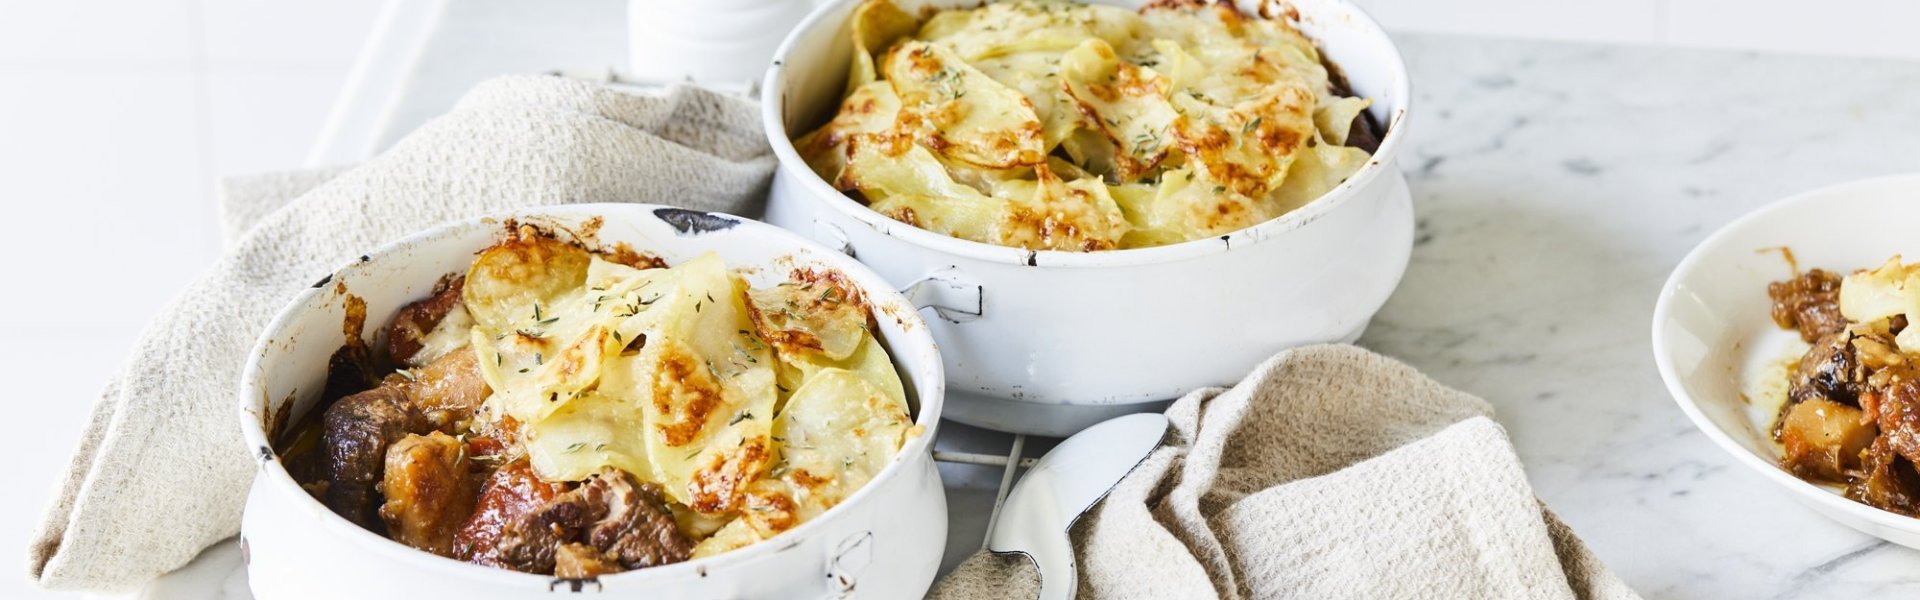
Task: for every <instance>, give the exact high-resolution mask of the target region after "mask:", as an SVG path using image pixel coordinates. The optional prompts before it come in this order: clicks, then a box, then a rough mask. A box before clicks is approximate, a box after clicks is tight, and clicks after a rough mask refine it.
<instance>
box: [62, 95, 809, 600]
mask: <svg viewBox="0 0 1920 600" xmlns="http://www.w3.org/2000/svg"><path fill="white" fill-rule="evenodd" d="M773 165H774V160H773V157H772V153H771V152H770V151H769V150H768V148H767V145H766V140H765V137H764V134H763V133H762V129H761V128H760V126H759V113H758V109H757V108H756V107H755V106H754V105H753V104H752V103H751V102H749V101H746V100H743V99H739V98H735V97H731V96H726V95H722V94H719V93H715V92H709V91H704V90H699V89H694V88H677V89H674V90H671V91H669V92H667V93H664V94H658V95H645V96H643V95H634V94H628V93H623V92H619V91H615V90H612V89H609V88H606V87H603V86H599V85H595V84H589V83H585V82H580V81H573V80H567V79H561V78H554V77H536V76H525V77H508V78H502V79H496V80H493V81H489V82H487V83H484V84H482V85H480V86H479V87H477V88H475V89H474V90H473V91H471V92H469V93H468V94H467V96H466V97H465V98H463V99H461V101H460V103H459V104H458V105H457V106H456V107H455V108H454V109H453V111H452V112H450V113H448V114H446V115H445V116H442V117H440V118H438V119H435V120H434V121H432V122H430V123H428V124H427V125H425V126H422V127H421V128H420V129H419V130H417V131H415V132H414V133H412V134H411V135H409V136H407V137H406V139H403V140H401V141H400V142H399V143H397V144H395V145H394V147H393V148H392V149H390V150H388V151H387V152H385V153H383V154H381V155H380V156H378V157H375V158H373V159H371V160H369V161H367V162H366V163H365V164H362V165H359V166H357V167H354V168H352V169H348V170H345V171H342V172H339V173H338V174H337V176H334V177H332V178H331V179H329V180H328V181H326V183H324V184H321V185H320V186H319V187H317V188H314V189H313V190H312V191H311V192H308V193H306V194H304V195H302V196H300V197H299V198H297V199H294V200H292V201H291V202H287V203H285V204H286V205H285V206H284V207H281V208H279V209H278V210H271V209H270V208H267V207H263V206H260V205H250V204H245V203H240V204H237V205H233V206H229V207H227V214H226V215H225V225H226V230H227V231H228V232H229V233H235V232H239V231H245V234H244V235H242V236H240V237H239V238H238V239H237V240H234V241H231V242H230V243H229V245H228V252H227V254H226V255H225V256H224V257H222V258H221V259H220V260H219V262H217V263H215V264H214V266H213V267H212V268H211V269H209V270H208V271H207V272H206V273H205V274H203V275H201V277H200V279H199V280H197V281H195V282H194V283H193V284H192V285H191V286H190V287H189V288H188V289H187V291H186V292H185V294H184V295H182V296H181V298H180V299H179V300H177V301H175V303H174V304H173V305H172V306H170V307H168V308H167V309H166V310H165V311H163V312H162V313H161V316H160V317H159V318H158V319H156V320H155V322H154V323H153V324H152V325H150V326H149V327H148V328H147V330H146V332H145V333H144V334H142V336H141V339H140V341H139V343H138V345H137V346H136V347H135V349H134V353H133V356H132V358H131V359H130V360H128V361H127V364H126V366H124V367H123V368H122V369H121V371H120V372H119V373H117V374H116V375H115V376H114V377H113V379H112V380H111V381H110V382H109V383H108V384H107V387H106V391H105V392H104V394H103V396H102V397H101V398H100V400H99V402H98V404H97V405H96V407H95V408H94V413H93V417H92V422H91V424H90V425H89V426H88V428H87V431H86V433H85V434H84V435H83V437H82V441H81V443H80V448H79V450H78V451H77V453H76V454H75V456H74V459H73V464H72V466H71V468H70V470H69V471H68V473H67V475H66V479H65V481H64V482H63V483H62V484H61V485H60V487H59V489H58V490H57V492H56V496H55V498H54V500H53V503H52V506H51V507H50V508H49V510H48V513H47V515H46V518H45V522H44V524H43V525H42V526H41V529H40V531H39V532H38V534H37V535H36V537H35V539H34V540H33V541H32V546H31V548H29V550H28V573H29V576H30V577H32V578H33V579H35V580H36V581H38V582H39V583H40V584H41V585H42V586H45V587H48V588H56V589H93V590H116V589H126V588H130V587H134V586H137V585H140V584H142V583H144V582H146V581H148V580H151V579H153V578H154V577H156V576H158V575H160V574H163V573H166V572H167V571H170V570H172V569H174V568H177V567H179V566H181V565H184V564H186V563H187V562H188V561H190V560H192V559H193V558H194V556H195V555H197V554H198V553H199V552H200V551H201V549H203V548H205V547H206V546H207V545H209V544H212V543H214V542H216V541H219V540H222V539H225V538H227V537H230V536H232V535H234V533H235V532H237V531H238V530H239V525H240V513H241V508H242V506H243V504H244V502H245V499H246V494H247V487H248V485H249V484H250V482H251V481H252V477H253V470H254V463H253V462H252V461H250V460H249V459H248V456H247V453H246V451H245V449H244V448H243V444H242V442H241V439H240V432H239V425H238V417H237V416H236V415H237V413H236V409H235V408H234V406H235V403H236V402H237V401H236V399H235V397H234V393H235V389H236V388H237V387H238V385H239V383H238V382H239V374H240V367H241V363H242V361H243V360H244V357H245V354H246V352H247V351H248V350H249V349H250V348H251V347H252V345H253V342H254V340H255V337H256V336H258V335H259V333H260V331H261V330H262V329H264V328H265V327H266V324H267V322H268V321H269V320H270V319H271V317H272V316H273V315H274V313H275V312H277V311H278V310H279V309H280V308H281V307H282V305H283V304H284V303H285V302H287V301H288V300H289V299H290V298H292V297H293V294H294V293H295V292H296V291H298V290H300V289H302V288H304V287H306V286H308V285H311V284H312V283H313V281H314V280H316V279H318V278H319V277H320V276H322V275H324V274H327V273H329V272H332V271H333V269H335V268H337V267H339V266H340V265H343V264H346V262H347V261H348V260H350V259H352V258H353V257H357V256H359V255H361V254H363V253H365V252H366V251H367V250H369V249H371V248H374V247H376V246H379V245H380V244H382V243H385V242H387V241H390V240H394V239H397V238H399V237H401V236H404V235H406V234H409V233H413V232H415V231H419V230H421V229H425V228H428V227H431V226H433V225H435V224H438V223H443V222H446V221H451V220H456V219H462V218H466V217H471V216H474V215H478V214H483V213H488V212H495V211H500V210H506V209H512V208H521V207H528V206H536V205H550V204H563V203H573V202H655V203H666V204H676V205H680V206H684V207H687V208H695V209H702V210H717V211H725V212H733V213H743V212H744V213H754V212H756V211H758V210H759V207H758V206H757V203H758V202H761V201H762V198H764V192H765V188H766V185H767V181H768V177H769V175H770V174H771V173H772V172H773ZM314 178H315V176H314V175H313V174H303V175H295V176H291V178H290V179H288V178H282V179H281V180H275V179H273V178H267V179H262V180H250V181H247V182H241V185H243V186H245V185H252V186H255V188H254V192H251V193H259V194H264V195H265V196H266V197H273V196H274V195H275V194H273V193H272V191H271V190H274V189H283V190H284V189H300V188H302V187H304V186H309V185H312V184H313V182H314V181H315V179H314ZM261 190H266V191H261ZM229 191H234V190H231V189H230V190H229ZM249 223H251V224H252V225H251V227H248V226H247V224H249Z"/></svg>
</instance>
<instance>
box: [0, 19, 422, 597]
mask: <svg viewBox="0 0 1920 600" xmlns="http://www.w3.org/2000/svg"><path fill="white" fill-rule="evenodd" d="M384 1H385V0H326V1H324V2H320V1H313V2H297V3H296V2H283V1H275V2H267V1H254V0H0V206H4V207H5V209H6V222H7V230H6V232H5V233H4V234H0V256H6V257H8V260H7V261H6V266H5V267H4V268H3V269H0V273H4V274H5V280H6V281H7V282H8V283H0V380H4V381H7V382H8V385H7V387H8V391H7V397H8V400H7V402H6V407H7V419H8V420H9V422H13V423H16V424H20V425H23V426H16V427H13V428H11V429H10V432H9V434H8V435H6V436H0V455H4V456H8V457H13V458H14V459H16V460H13V461H11V463H10V467H11V473H10V474H9V475H10V477H9V480H10V481H11V482H12V483H13V485H10V486H7V488H6V490H5V491H0V565H5V566H8V567H10V568H11V569H16V570H15V571H13V573H14V575H12V576H3V577H0V598H29V597H39V596H40V594H39V593H38V592H36V591H34V590H33V589H32V588H31V586H30V584H28V583H27V582H26V580H25V578H24V577H23V576H21V575H20V574H19V573H21V571H19V570H17V569H22V568H23V567H24V565H25V563H26V560H25V557H24V555H23V551H24V549H25V547H26V543H27V537H28V535H29V533H30V532H31V531H32V528H33V526H34V525H35V524H36V523H37V522H38V520H39V517H40V514H39V511H40V510H41V507H42V504H43V502H44V501H45V499H46V498H47V497H48V495H49V494H50V493H51V489H52V487H53V485H54V484H55V483H57V479H58V474H59V472H60V471H61V470H62V469H63V467H64V465H65V463H66V456H67V455H68V453H69V452H71V451H72V449H73V447H74V444H75V442H76V441H77V439H78V436H79V434H80V430H81V427H82V426H83V425H84V421H85V419H86V415H87V411H88V408H89V406H90V405H91V404H92V401H93V399H94V397H95V395H96V393H97V392H96V390H98V389H99V387H100V384H101V382H102V380H104V379H105V377H106V375H107V373H108V371H109V370H110V369H111V368H112V367H114V366H116V365H117V364H118V362H119V361H120V360H121V358H120V357H122V356H124V355H125V354H126V352H127V351H128V349H129V348H130V347H131V345H132V343H133V340H134V339H135V338H136V337H137V336H138V334H139V332H140V329H141V327H143V326H144V325H145V323H146V322H147V320H148V319H149V318H150V317H151V316H152V315H153V314H154V313H155V312H156V311H158V310H159V309H160V307H162V306H163V305H165V303H167V302H168V301H169V300H171V299H172V298H173V297H174V296H175V295H176V294H178V293H179V292H180V290H181V289H182V288H184V287H185V286H186V283H187V282H188V281H190V280H191V279H192V278H193V277H194V276H195V275H196V274H198V273H199V272H200V271H201V270H202V269H204V268H205V267H206V265H207V264H208V263H210V262H211V261H212V260H213V259H214V257H215V256H216V255H217V254H218V252H219V241H218V240H217V239H216V235H217V232H218V226H217V224H216V222H215V220H214V215H215V213H214V200H213V189H214V188H213V182H214V181H215V179H216V178H217V177H219V176H221V175H229V174H240V173H248V172H256V171H263V170H270V169H283V168H288V167H294V166H299V165H300V164H301V163H302V162H304V161H305V159H306V157H307V153H308V150H309V149H310V147H311V146H312V145H313V143H314V140H315V139H316V138H317V136H318V134H319V131H320V127H321V124H322V123H323V121H324V119H325V118H326V116H327V111H328V109H329V107H330V106H331V105H332V103H333V100H334V97H335V95H336V94H337V93H338V91H339V90H340V88H341V85H342V84H343V83H344V81H345V78H346V75H347V72H348V69H349V68H350V67H351V66H352V65H353V61H354V59H355V56H356V53H357V52H358V49H359V47H360V46H361V44H362V43H363V42H364V41H365V40H366V39H367V36H368V35H369V32H370V31H371V30H372V25H373V23H374V20H375V18H376V16H377V15H378V13H379V11H380V9H381V7H382V6H383V3H384ZM47 596H48V597H64V595H52V594H48V595H47Z"/></svg>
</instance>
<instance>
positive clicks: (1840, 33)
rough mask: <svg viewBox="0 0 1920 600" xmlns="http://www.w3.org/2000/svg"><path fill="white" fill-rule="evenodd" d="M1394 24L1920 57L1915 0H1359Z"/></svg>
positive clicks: (1442, 30) (1442, 29)
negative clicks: (1816, 0)
mask: <svg viewBox="0 0 1920 600" xmlns="http://www.w3.org/2000/svg"><path fill="white" fill-rule="evenodd" d="M1356 1H1357V2H1358V3H1359V4H1360V5H1361V6H1363V7H1365V8H1366V9H1367V11H1368V12H1369V13H1372V14H1373V16H1374V18H1376V19H1379V20H1380V22H1381V23H1382V24H1383V25H1385V26H1386V27H1387V28H1388V29H1393V30H1398V31H1420V32H1435V33H1460V34H1471V35H1493V36H1503V37H1524V38H1544V39H1561V40H1578V41H1595V42H1622V43H1635V44H1671V45H1675V46H1686V47H1706V48H1735V49H1744V50H1761V51H1770V52H1799V53H1813V54H1835V55H1846V56H1866V57H1890V58H1909V59H1920V35H1915V33H1914V32H1915V28H1916V27H1920V2H1914V1H1912V0H1826V1H1823V2H1807V1H1804V0H1607V1H1597V0H1356Z"/></svg>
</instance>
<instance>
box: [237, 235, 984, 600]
mask: <svg viewBox="0 0 1920 600" xmlns="http://www.w3.org/2000/svg"><path fill="white" fill-rule="evenodd" d="M667 216H672V217H674V218H672V219H669V218H663V217H667ZM593 217H603V218H605V219H606V221H607V222H608V223H613V222H618V221H631V220H654V221H659V222H662V223H666V224H667V225H668V226H669V227H674V228H675V229H679V230H681V231H687V230H689V229H694V230H701V229H706V228H709V227H711V223H710V222H708V221H707V219H711V218H719V219H727V220H731V221H733V223H731V224H729V225H726V226H725V227H724V228H732V227H744V228H746V229H747V231H750V232H751V234H752V235H753V236H755V237H762V238H773V239H777V240H780V241H781V243H783V244H786V245H789V246H792V247H793V250H795V251H796V252H794V254H804V255H806V256H809V257H811V258H818V259H819V260H820V261H821V262H823V263H826V264H827V265H828V266H830V267H831V268H833V269H836V270H838V271H840V272H841V274H843V275H845V276H846V277H848V278H849V279H851V280H852V281H853V282H854V283H855V285H856V286H858V287H859V288H860V291H861V292H862V293H863V294H865V295H866V298H867V300H868V304H869V305H870V306H871V307H872V309H873V312H874V313H875V318H879V317H880V316H881V315H883V314H884V315H885V316H886V317H887V318H890V319H892V320H894V322H896V323H897V324H898V329H899V334H897V335H889V336H888V338H887V339H886V340H885V342H886V343H887V345H889V346H895V347H898V348H905V347H907V346H921V347H924V349H926V350H929V351H930V352H928V356H929V360H926V361H924V363H925V364H920V365H915V366H913V367H911V368H905V367H902V366H901V364H900V363H901V359H900V358H899V357H898V355H900V354H904V352H902V351H893V352H891V353H890V354H892V355H894V356H893V357H892V358H893V360H894V363H895V368H896V369H898V370H903V371H909V372H910V373H911V375H912V377H913V382H912V387H913V390H914V392H915V397H914V400H915V402H916V404H917V406H916V410H915V412H916V413H917V414H916V415H915V416H914V423H915V424H916V425H919V426H921V427H923V428H924V429H923V431H922V432H921V434H920V435H918V436H915V437H914V438H912V439H909V440H907V441H906V443H905V444H902V445H901V447H900V451H899V452H897V453H895V454H894V459H893V461H892V462H890V463H888V464H887V466H886V467H885V468H883V469H881V470H880V472H879V473H877V474H875V475H874V477H873V479H871V480H869V481H868V482H867V483H866V484H865V485H862V486H861V487H860V489H859V490H857V491H855V492H854V493H853V495H851V496H848V497H847V499H846V500H843V501H841V502H840V503H839V504H837V505H835V506H834V507H833V508H830V509H828V510H827V511H826V512H824V513H821V514H820V515H819V516H817V517H814V518H813V519H809V520H808V521H807V522H805V523H801V524H800V525H799V526H797V527H794V528H793V529H789V530H787V531H783V532H781V533H780V534H779V535H776V536H774V537H773V538H771V539H768V540H766V541H762V542H760V543H756V544H753V545H750V546H747V547H744V548H740V549H737V550H733V551H730V552H725V553H721V554H719V555H715V556H710V557H707V558H701V559H694V560H687V561H684V562H679V563H674V564H671V565H662V566H658V567H648V568H644V569H636V570H632V571H625V572H621V573H615V574H611V575H604V576H601V577H598V578H595V579H596V580H597V581H599V582H601V584H602V585H603V586H605V585H615V584H617V585H619V586H622V587H620V588H618V589H620V590H628V591H631V590H637V589H639V588H638V587H635V586H636V585H638V584H643V583H645V582H647V581H648V580H650V579H667V578H673V577H682V576H684V575H685V574H687V573H689V572H693V573H697V574H699V576H702V577H704V576H705V574H706V572H707V571H708V570H709V569H724V568H728V567H731V566H734V565H739V564H742V563H750V562H757V561H760V560H763V559H767V558H768V557H771V556H774V555H776V554H778V553H780V552H781V551H782V550H784V548H783V546H787V545H788V544H782V543H779V542H783V541H793V540H798V539H801V538H804V537H807V536H811V535H813V533H814V532H816V531H819V530H821V529H823V528H825V527H826V524H827V523H829V522H831V521H833V520H834V519H836V518H838V517H840V516H841V515H845V514H848V513H850V512H852V511H855V510H860V505H861V504H863V503H865V502H866V500H867V499H868V498H869V497H871V496H872V494H873V493H874V490H875V489H876V488H879V487H880V486H879V485H877V484H879V483H881V482H884V481H888V480H891V479H893V478H896V477H899V476H901V475H900V473H901V472H903V471H904V470H905V469H907V468H910V466H909V464H910V463H917V462H919V461H921V460H932V447H933V440H934V438H936V437H937V436H938V433H939V425H940V414H941V409H942V407H943V406H944V404H945V395H946V378H945V373H944V366H943V364H942V362H941V360H940V358H939V350H938V347H937V346H936V345H935V344H934V341H933V337H932V335H931V334H930V333H929V332H928V330H927V325H926V323H925V322H924V321H922V320H921V318H920V316H919V313H918V312H917V310H916V309H915V308H914V307H913V305H912V304H911V303H909V302H908V301H907V299H906V297H904V296H902V295H900V293H899V292H897V291H894V289H893V288H892V287H891V286H889V285H888V284H887V283H886V281H885V280H883V279H881V278H880V276H879V275H878V274H876V273H874V272H873V271H872V270H871V269H868V268H867V267H866V266H865V265H862V264H860V263H859V262H857V261H855V260H853V259H852V258H851V257H848V256H846V255H844V254H841V253H838V252H834V251H832V250H828V249H827V248H825V247H822V246H820V245H819V244H815V243H813V242H812V241H809V240H806V239H803V238H801V237H800V236H798V235H794V234H793V233H790V232H788V231H786V230H783V229H780V228H778V227H774V226H772V225H768V224H765V223H761V222H759V221H755V220H752V219H747V218H744V217H739V216H735V215H730V214H726V213H718V212H704V211H692V210H686V209H681V208H677V207H670V206H661V205H655V204H572V205H561V206H551V207H543V208H532V209H525V210H515V211H505V212H500V213H493V214H489V215H485V216H481V217H475V218H471V219H466V220H462V221H455V222H451V223H446V224H442V225H438V226H435V227H433V228H431V229H427V230H425V231H422V232H419V233H415V234H413V235H409V236H407V237H405V238H401V239H400V240H397V241H394V242H391V243H388V244H386V245H383V246H381V247H380V248H379V249H377V250H375V251H373V252H370V253H368V254H366V255H365V256H363V257H361V259H360V260H355V261H352V262H350V263H348V264H347V265H345V266H343V267H341V268H339V269H336V270H334V271H333V272H332V273H329V274H328V275H327V276H326V277H325V278H323V279H321V280H320V283H318V284H315V285H313V286H310V287H308V288H306V289H303V290H301V291H300V293H298V294H296V295H295V296H294V297H293V298H292V299H291V300H289V301H288V303H287V306H286V308H284V309H282V310H281V312H280V313H279V314H278V315H276V316H275V317H274V319H273V321H272V322H271V323H270V324H269V325H268V326H267V328H266V330H265V333H263V334H262V335H261V337H260V339H259V340H258V341H257V342H256V343H255V344H254V347H253V350H252V351H251V352H250V353H249V354H248V357H247V362H246V366H245V367H244V368H243V369H242V371H241V381H240V387H239V394H240V398H239V405H238V407H237V408H238V411H237V412H238V416H239V418H240V433H241V436H242V437H243V438H245V440H246V443H247V448H249V450H248V452H249V453H250V454H252V455H253V457H254V459H255V460H256V461H257V462H258V463H259V464H260V472H259V473H257V474H256V478H264V479H265V480H266V484H267V485H268V489H271V490H272V492H273V493H275V494H277V495H279V496H281V500H291V501H293V502H300V503H303V505H304V506H305V507H306V508H308V509H310V510H314V511H317V513H324V514H323V515H322V518H321V520H320V521H321V523H322V524H323V525H322V527H323V528H324V529H325V530H327V531H328V532H329V533H330V534H332V535H335V536H336V537H341V538H344V539H348V540H352V541H353V542H354V543H355V544H356V545H357V546H358V547H359V548H360V549H362V550H365V551H368V552H372V553H376V554H379V555H381V556H383V557H386V558H388V559H390V560H392V561H394V562H395V564H397V565H400V566H401V567H403V568H405V569H409V570H416V571H418V572H421V573H438V574H441V575H457V576H459V577H462V578H465V579H468V580H476V581H481V582H483V583H487V584H493V585H499V586H501V587H502V588H503V589H540V590H555V588H554V585H555V584H557V583H559V582H567V581H580V580H571V579H565V578H557V577H554V576H552V575H536V574H532V573H521V572H518V571H511V570H507V569H499V568H494V567H487V566H481V565H476V564H472V563H468V562H465V561H460V560H455V559H451V558H446V557H443V556H439V555H436V554H433V553H431V552H426V551H423V550H418V549H415V548H412V547H409V546H407V545H405V544H402V543H400V542H397V541H394V540H391V539H388V538H386V537H383V536H380V535H378V534H375V533H373V532H371V531H367V530H365V529H362V528H360V527H359V526H357V525H354V524H353V523H351V522H348V521H347V520H346V519H345V518H342V517H340V516H339V515H336V514H334V513H333V511H332V510H330V509H328V508H327V507H326V505H324V504H321V503H320V501H319V500H317V499H315V498H313V496H312V495H310V494H308V493H307V492H306V490H304V489H302V488H301V487H300V485H299V483H297V482H295V481H294V480H293V476H292V475H291V474H289V473H288V472H287V469H286V466H285V465H283V464H282V463H281V461H280V460H279V456H278V453H276V452H273V451H272V447H273V445H272V443H271V442H270V441H269V440H268V436H267V433H266V431H265V427H264V426H263V424H262V421H263V419H262V414H261V412H260V411H261V409H263V408H264V407H265V406H264V405H265V404H268V403H271V402H273V400H271V399H268V398H267V397H266V391H267V389H268V388H267V386H266V384H265V382H264V374H263V373H262V372H261V366H260V361H261V358H262V357H264V356H265V355H266V354H267V351H268V347H269V346H271V345H272V344H274V343H277V342H280V341H281V340H279V339H278V336H279V334H280V332H282V331H284V330H286V329H288V327H289V326H290V324H291V323H292V322H293V321H294V320H295V319H296V318H298V316H299V315H300V314H302V312H303V311H305V310H306V309H307V305H308V304H309V303H310V302H312V301H313V300H314V298H315V297H316V296H319V295H321V294H325V293H331V288H330V286H328V285H326V283H327V282H329V281H331V280H333V279H334V278H336V277H338V276H339V275H341V274H343V273H348V272H354V271H366V270H371V269H375V268H378V267H379V266H380V265H381V264H382V263H383V262H384V261H386V260H392V259H393V257H401V256H405V254H406V253H407V251H409V250H411V249H416V248H419V247H422V246H431V245H434V244H439V243H445V242H444V241H443V239H442V238H446V237H448V236H449V235H451V234H453V233H454V232H456V231H459V230H462V229H465V228H470V227H495V228H498V227H499V225H500V224H501V223H503V222H505V221H506V220H507V219H518V220H522V221H527V222H530V223H535V224H560V223H569V224H571V223H579V222H582V221H585V220H587V219H590V218H593ZM736 266H738V265H736ZM751 266H765V265H751ZM883 329H884V328H883ZM256 483H257V482H256ZM242 534H243V535H242V539H243V540H244V538H245V536H244V532H242Z"/></svg>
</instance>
